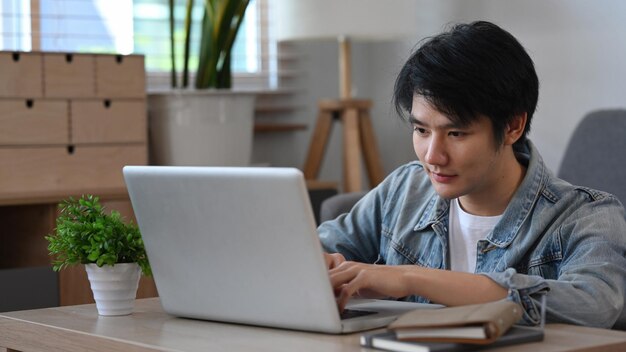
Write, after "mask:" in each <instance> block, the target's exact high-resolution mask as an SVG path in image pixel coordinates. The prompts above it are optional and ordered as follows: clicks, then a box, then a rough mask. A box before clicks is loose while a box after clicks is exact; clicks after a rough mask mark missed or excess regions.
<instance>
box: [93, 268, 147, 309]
mask: <svg viewBox="0 0 626 352" xmlns="http://www.w3.org/2000/svg"><path fill="white" fill-rule="evenodd" d="M85 270H86V271H87V277H88V278H89V283H90V284H91V291H92V292H93V298H94V300H95V301H96V307H97V308H98V314H100V315H109V316H110V315H128V314H131V313H132V312H133V307H134V305H135V297H136V295H137V287H138V285H139V277H140V274H141V268H140V267H139V265H137V263H119V264H115V265H113V266H111V265H104V266H102V267H98V266H97V265H96V264H85Z"/></svg>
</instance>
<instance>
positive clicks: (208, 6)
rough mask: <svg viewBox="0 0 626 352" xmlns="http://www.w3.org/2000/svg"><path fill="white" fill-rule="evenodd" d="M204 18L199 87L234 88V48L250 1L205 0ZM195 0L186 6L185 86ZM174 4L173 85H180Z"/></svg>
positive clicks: (171, 11)
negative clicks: (175, 43)
mask: <svg viewBox="0 0 626 352" xmlns="http://www.w3.org/2000/svg"><path fill="white" fill-rule="evenodd" d="M201 1H203V4H204V6H203V12H204V14H203V17H202V23H201V30H200V38H198V40H199V44H200V45H199V47H200V49H199V52H198V67H197V71H196V81H195V87H196V88H197V89H205V88H230V87H231V86H232V75H231V51H232V48H233V44H234V43H235V38H236V37H237V32H238V31H239V27H240V26H241V22H242V21H243V17H244V15H245V13H246V9H247V7H248V4H249V2H250V0H201ZM193 6H194V0H187V2H186V6H185V31H184V32H185V46H184V53H183V78H182V80H183V82H182V87H184V88H185V87H187V86H188V83H189V59H190V56H191V54H190V50H189V48H190V46H191V45H190V43H191V40H192V38H191V29H192V27H193V26H192V21H193V19H192V9H193ZM174 30H175V26H174V4H173V0H172V2H171V3H170V31H171V33H170V34H171V36H170V38H171V41H172V42H171V47H172V87H176V86H177V84H176V78H175V76H176V68H175V67H176V62H175V57H174Z"/></svg>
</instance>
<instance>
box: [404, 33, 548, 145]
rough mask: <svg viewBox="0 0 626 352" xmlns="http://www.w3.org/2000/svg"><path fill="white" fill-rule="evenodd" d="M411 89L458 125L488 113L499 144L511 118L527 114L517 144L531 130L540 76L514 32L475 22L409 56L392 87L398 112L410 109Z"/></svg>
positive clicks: (435, 38)
mask: <svg viewBox="0 0 626 352" xmlns="http://www.w3.org/2000/svg"><path fill="white" fill-rule="evenodd" d="M414 94H418V95H420V96H423V97H424V98H425V99H426V101H428V102H429V103H430V104H431V105H432V106H433V107H434V108H435V109H437V110H438V111H440V112H441V113H443V114H446V115H447V116H448V117H449V118H450V119H451V120H452V121H453V122H455V123H458V124H460V125H469V124H470V123H471V122H472V121H474V120H476V119H477V118H478V117H479V116H480V115H484V116H486V117H488V118H489V119H490V120H491V123H492V126H493V129H494V135H495V141H496V143H497V145H500V144H501V143H502V141H503V138H504V131H505V128H506V126H507V124H508V123H509V122H510V121H511V119H512V118H513V117H514V116H516V115H518V114H523V113H527V114H528V119H527V121H526V127H525V129H524V134H523V135H522V137H521V138H520V139H519V140H518V141H517V142H516V144H519V143H523V141H524V140H525V139H526V136H527V134H528V131H529V130H530V121H531V119H532V116H533V113H534V112H535V108H536V106H537V99H538V95H539V80H538V78H537V73H536V72H535V67H534V64H533V61H532V59H531V58H530V56H528V54H527V53H526V50H524V47H523V46H522V45H521V44H520V43H519V42H518V41H517V39H515V37H513V36H512V35H511V34H510V33H509V32H507V31H505V30H504V29H502V28H500V27H498V26H497V25H495V24H493V23H490V22H486V21H477V22H473V23H469V24H457V25H455V26H453V27H452V28H451V29H450V30H449V31H446V32H444V33H441V34H439V35H437V36H435V37H432V38H429V39H427V40H426V42H425V43H424V44H423V45H421V47H420V48H419V49H417V51H415V52H414V53H413V54H412V55H411V57H410V58H409V59H408V60H407V62H406V63H405V64H404V66H403V67H402V70H401V71H400V74H399V75H398V78H397V79H396V83H395V88H394V97H393V99H394V104H395V108H396V110H397V111H398V113H399V114H400V116H405V113H406V112H408V113H410V111H411V107H412V105H413V96H414Z"/></svg>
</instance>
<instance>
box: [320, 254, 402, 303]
mask: <svg viewBox="0 0 626 352" xmlns="http://www.w3.org/2000/svg"><path fill="white" fill-rule="evenodd" d="M342 258H343V256H342ZM406 269H407V268H406V267H405V266H387V265H375V264H363V263H357V262H349V261H345V259H344V260H343V262H341V263H340V264H339V265H336V266H335V267H334V268H332V269H331V270H330V272H329V275H330V282H331V284H332V286H333V289H334V290H335V297H336V299H337V305H338V306H339V310H340V311H343V309H344V307H345V306H346V303H347V302H348V300H349V299H350V297H352V296H358V297H362V298H384V297H393V298H399V297H404V296H408V295H409V294H410V292H409V289H408V287H409V285H408V283H407V282H406V279H407V278H406V276H405V275H404V272H405V270H406Z"/></svg>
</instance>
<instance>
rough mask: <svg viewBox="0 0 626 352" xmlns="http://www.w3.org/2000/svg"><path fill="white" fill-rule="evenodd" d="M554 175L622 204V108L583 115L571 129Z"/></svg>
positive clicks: (625, 154)
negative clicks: (610, 195) (608, 194)
mask: <svg viewBox="0 0 626 352" xmlns="http://www.w3.org/2000/svg"><path fill="white" fill-rule="evenodd" d="M558 176H559V177H560V178H562V179H564V180H566V181H568V182H570V183H572V184H576V185H581V186H587V187H591V188H595V189H598V190H602V191H605V192H609V193H612V194H614V195H615V196H617V198H618V199H619V200H620V201H621V202H622V203H626V110H621V109H616V110H599V111H594V112H591V113H589V114H588V115H586V116H585V117H584V118H583V119H582V121H581V122H580V123H579V124H578V126H577V127H576V129H575V130H574V134H573V135H572V137H571V139H570V141H569V145H568V146H567V149H566V152H565V156H564V157H563V161H562V163H561V167H560V168H559V173H558Z"/></svg>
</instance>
